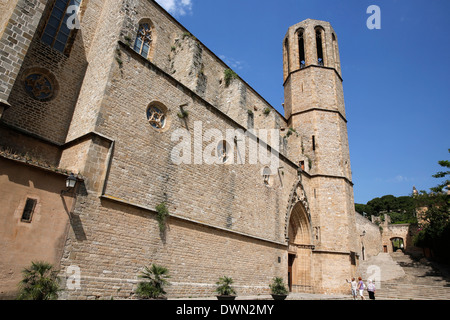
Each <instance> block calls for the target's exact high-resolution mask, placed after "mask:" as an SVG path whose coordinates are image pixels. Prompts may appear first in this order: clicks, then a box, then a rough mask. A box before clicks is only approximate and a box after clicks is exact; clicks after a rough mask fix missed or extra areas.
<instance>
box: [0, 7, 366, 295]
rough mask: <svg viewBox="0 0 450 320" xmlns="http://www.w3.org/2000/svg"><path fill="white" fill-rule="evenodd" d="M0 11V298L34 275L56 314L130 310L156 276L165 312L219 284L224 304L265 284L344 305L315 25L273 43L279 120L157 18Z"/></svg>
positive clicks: (335, 59)
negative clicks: (25, 272) (91, 307)
mask: <svg viewBox="0 0 450 320" xmlns="http://www.w3.org/2000/svg"><path fill="white" fill-rule="evenodd" d="M70 6H73V7H70ZM1 9H2V10H1V12H2V17H1V21H0V54H1V59H0V75H1V83H0V192H1V194H2V197H1V199H0V208H1V209H0V217H1V219H2V221H4V223H3V224H2V226H1V227H0V228H1V229H0V230H1V232H0V237H1V243H2V247H3V248H4V249H2V252H1V253H0V274H1V276H0V277H1V278H0V295H1V296H2V297H11V296H13V295H14V293H15V291H16V290H17V283H18V281H20V278H21V274H20V272H21V270H22V269H23V268H24V267H26V266H28V265H29V264H30V263H31V261H41V260H45V261H47V262H50V263H52V264H53V265H55V266H57V267H58V268H59V270H60V276H61V277H62V278H63V279H64V281H63V282H62V287H63V289H64V290H63V293H62V295H61V298H63V299H95V298H109V297H115V298H129V297H132V296H133V292H134V290H135V288H136V285H137V283H138V281H139V278H138V275H139V274H140V272H141V271H142V270H143V267H144V266H146V265H150V264H152V263H155V264H158V265H162V266H165V267H167V268H168V269H169V272H170V274H171V279H170V282H171V284H172V285H171V286H170V287H169V288H168V295H169V296H172V297H187V296H208V295H212V294H214V289H215V282H216V281H217V280H218V278H219V277H222V276H224V275H226V276H229V277H231V278H233V280H234V282H235V288H236V291H237V293H238V295H245V294H259V293H268V292H269V286H268V285H269V283H270V282H271V280H272V279H273V277H276V276H277V277H283V278H284V279H285V282H286V284H288V285H289V288H290V290H291V291H293V292H314V293H342V292H347V291H348V284H347V283H346V282H345V279H347V278H350V277H352V276H355V275H356V274H355V273H356V270H357V266H358V258H359V255H358V254H357V252H358V250H359V249H358V248H359V246H360V245H359V243H358V241H359V235H358V234H357V230H356V217H355V211H354V200H353V184H352V178H351V169H350V156H349V146H348V138H347V127H346V123H347V120H346V114H345V104H344V95H343V86H342V81H343V80H342V74H341V67H340V58H339V49H338V41H337V35H336V33H335V32H334V30H333V28H332V27H331V25H330V24H329V23H328V22H324V21H318V20H311V19H308V20H305V21H303V22H300V23H298V24H296V25H294V26H292V27H290V28H289V29H288V31H287V33H286V36H285V38H284V39H280V41H281V40H282V41H283V42H282V48H283V51H282V52H283V61H284V78H283V84H284V90H285V102H284V110H285V114H284V115H282V114H280V113H279V112H277V111H276V110H275V109H274V108H273V107H272V106H271V105H269V103H268V102H267V101H266V100H264V98H263V97H262V96H261V95H260V94H259V93H257V92H256V91H255V90H254V89H253V88H252V87H251V86H250V85H249V84H247V83H246V82H245V81H244V80H243V79H241V78H240V77H239V76H238V75H236V74H235V73H234V72H232V71H231V70H230V68H229V67H228V66H227V65H226V64H225V63H224V62H223V61H221V60H220V59H219V58H218V57H217V56H216V55H215V54H214V53H213V52H211V51H210V50H209V49H208V48H207V47H205V46H204V45H203V44H202V43H201V42H200V41H199V40H198V39H196V38H195V37H194V36H193V35H192V34H190V33H189V31H188V30H186V29H185V28H184V27H183V26H182V25H181V24H180V23H179V22H177V21H176V20H175V19H174V18H173V17H172V16H170V15H169V14H168V13H167V12H166V11H165V10H164V9H163V8H161V7H160V6H159V5H158V4H157V3H156V2H154V1H151V0H121V1H115V0H114V1H113V0H82V1H81V0H49V1H44V0H27V1H25V0H14V1H8V2H7V3H6V4H3V8H1ZM71 9H74V10H73V11H71ZM75 9H77V10H79V11H76V10H75ZM76 12H78V13H76ZM75 16H76V19H75ZM77 23H79V25H77ZM69 24H72V26H74V28H68V27H67V26H68V25H69ZM280 58H282V57H281V56H280ZM255 150H257V152H255ZM261 154H266V155H267V154H269V155H270V156H269V158H270V159H271V160H273V161H262V158H263V157H262V156H261ZM255 155H256V157H255ZM274 157H275V158H274ZM274 159H275V160H274ZM266 160H267V159H266ZM71 176H75V177H76V180H77V181H76V185H75V187H74V188H67V187H66V186H65V181H66V180H67V179H68V178H69V177H71ZM157 208H166V209H167V211H168V212H169V216H168V217H167V218H166V219H165V220H164V221H161V219H160V216H161V215H160V210H159V209H157Z"/></svg>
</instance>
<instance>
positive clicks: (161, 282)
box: [136, 264, 170, 299]
mask: <svg viewBox="0 0 450 320" xmlns="http://www.w3.org/2000/svg"><path fill="white" fill-rule="evenodd" d="M139 278H142V279H146V281H143V282H139V283H138V286H137V289H136V294H137V295H138V296H140V297H142V298H145V299H159V298H162V297H163V296H164V295H165V294H166V291H165V290H164V288H165V287H166V286H168V285H170V283H169V281H168V280H167V279H168V278H170V276H169V270H168V269H167V268H165V267H162V266H158V265H156V264H152V265H151V266H150V268H149V267H147V266H145V268H144V271H142V273H141V274H140V275H139Z"/></svg>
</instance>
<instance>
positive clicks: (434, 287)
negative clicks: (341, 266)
mask: <svg viewBox="0 0 450 320" xmlns="http://www.w3.org/2000/svg"><path fill="white" fill-rule="evenodd" d="M373 265H376V266H378V267H379V268H380V270H381V282H380V281H379V282H378V283H377V287H378V289H377V291H376V295H375V296H376V299H379V300H450V282H449V279H448V278H447V277H444V276H442V274H441V273H440V272H439V271H438V270H436V268H433V267H432V265H431V263H421V262H419V261H415V260H412V259H411V258H410V257H409V256H408V255H405V254H403V253H400V254H399V253H395V254H391V255H389V256H388V255H387V254H380V255H379V256H377V257H373V258H371V259H369V261H364V262H363V263H362V264H361V265H360V266H361V267H360V272H361V274H362V275H363V277H364V276H368V274H366V273H364V271H365V270H367V268H369V266H373ZM400 269H401V270H402V271H400ZM391 271H393V272H394V273H391ZM366 279H367V278H366Z"/></svg>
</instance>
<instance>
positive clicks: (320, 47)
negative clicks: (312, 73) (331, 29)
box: [316, 27, 325, 66]
mask: <svg viewBox="0 0 450 320" xmlns="http://www.w3.org/2000/svg"><path fill="white" fill-rule="evenodd" d="M322 31H323V29H322V28H320V27H317V28H316V47H317V64H318V65H319V66H324V65H325V64H324V59H323V44H322V40H323V39H322V38H323V32H322Z"/></svg>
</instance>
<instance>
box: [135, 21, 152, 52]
mask: <svg viewBox="0 0 450 320" xmlns="http://www.w3.org/2000/svg"><path fill="white" fill-rule="evenodd" d="M152 33H153V28H152V26H151V24H150V23H148V22H145V23H141V24H140V25H139V30H138V33H137V36H136V41H135V42H134V50H135V51H136V52H137V53H139V54H140V55H141V56H143V57H144V58H146V59H147V58H148V56H149V53H150V47H151V44H152V41H153V34H152Z"/></svg>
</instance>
